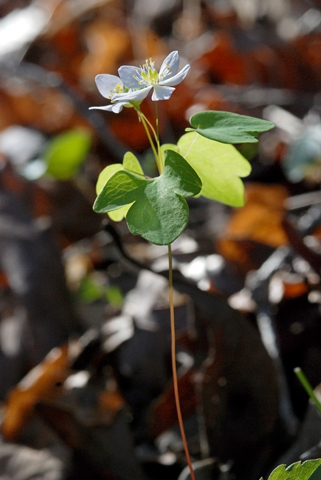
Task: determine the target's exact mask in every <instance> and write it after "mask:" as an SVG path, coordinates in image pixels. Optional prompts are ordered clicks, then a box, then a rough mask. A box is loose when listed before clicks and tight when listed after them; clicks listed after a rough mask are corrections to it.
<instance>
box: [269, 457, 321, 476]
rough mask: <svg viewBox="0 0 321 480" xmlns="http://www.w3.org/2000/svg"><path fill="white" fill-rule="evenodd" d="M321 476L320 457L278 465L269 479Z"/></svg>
mask: <svg viewBox="0 0 321 480" xmlns="http://www.w3.org/2000/svg"><path fill="white" fill-rule="evenodd" d="M320 478H321V459H318V460H307V461H306V462H304V463H301V462H296V463H293V464H292V465H290V466H289V467H287V468H286V467H285V465H279V466H278V467H277V468H275V469H274V470H273V472H272V473H271V475H270V476H269V480H319V479H320Z"/></svg>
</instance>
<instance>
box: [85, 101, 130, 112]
mask: <svg viewBox="0 0 321 480" xmlns="http://www.w3.org/2000/svg"><path fill="white" fill-rule="evenodd" d="M125 105H126V103H125V102H119V103H111V104H110V105H105V106H103V107H89V110H107V112H114V113H119V112H121V111H122V109H123V107H124V106H125Z"/></svg>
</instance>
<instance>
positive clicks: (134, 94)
mask: <svg viewBox="0 0 321 480" xmlns="http://www.w3.org/2000/svg"><path fill="white" fill-rule="evenodd" d="M152 88H153V87H152V86H151V85H150V86H149V87H145V88H140V89H139V90H130V91H129V92H127V93H120V94H119V95H118V94H117V95H114V96H113V98H112V101H113V102H119V101H120V102H126V103H128V102H133V101H135V100H144V98H146V97H147V95H148V94H149V92H150V91H151V89H152Z"/></svg>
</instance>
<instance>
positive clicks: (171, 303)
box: [168, 244, 195, 480]
mask: <svg viewBox="0 0 321 480" xmlns="http://www.w3.org/2000/svg"><path fill="white" fill-rule="evenodd" d="M168 267H169V274H168V283H169V310H170V322H171V357H172V373H173V386H174V396H175V405H176V411H177V417H178V424H179V429H180V432H181V436H182V441H183V445H184V451H185V456H186V460H187V464H188V468H189V471H190V477H191V480H195V474H194V470H193V466H192V461H191V457H190V454H189V450H188V444H187V440H186V435H185V429H184V423H183V417H182V411H181V405H180V400H179V391H178V379H177V368H176V332H175V315H174V298H173V256H172V247H171V244H169V245H168Z"/></svg>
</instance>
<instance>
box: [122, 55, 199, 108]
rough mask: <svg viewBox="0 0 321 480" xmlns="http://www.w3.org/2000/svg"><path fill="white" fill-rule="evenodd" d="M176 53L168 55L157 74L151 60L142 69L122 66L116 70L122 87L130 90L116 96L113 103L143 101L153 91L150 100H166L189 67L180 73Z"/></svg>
mask: <svg viewBox="0 0 321 480" xmlns="http://www.w3.org/2000/svg"><path fill="white" fill-rule="evenodd" d="M178 67H179V54H178V52H176V51H175V52H172V53H170V54H169V55H168V56H167V57H166V58H165V60H164V61H163V63H162V66H161V68H160V70H159V72H157V70H156V69H155V68H154V62H153V60H152V59H149V60H146V63H145V64H144V65H143V66H142V67H134V66H127V65H125V66H123V67H120V68H119V70H118V73H119V77H120V79H121V81H122V84H123V85H126V87H128V88H129V89H130V90H129V91H128V92H127V93H124V94H122V93H120V94H116V95H115V96H114V97H113V101H116V102H124V101H127V102H128V101H130V102H131V101H136V100H143V99H144V98H146V97H147V95H148V94H149V92H150V91H151V90H152V89H153V95H152V100H154V101H158V100H168V99H169V98H170V96H171V94H172V93H173V91H174V90H175V88H173V87H174V86H175V85H178V84H179V83H181V82H182V81H183V80H184V78H185V77H186V75H187V73H188V71H189V69H190V65H186V66H185V67H184V68H183V69H182V70H181V71H180V72H178ZM177 72H178V73H177Z"/></svg>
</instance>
